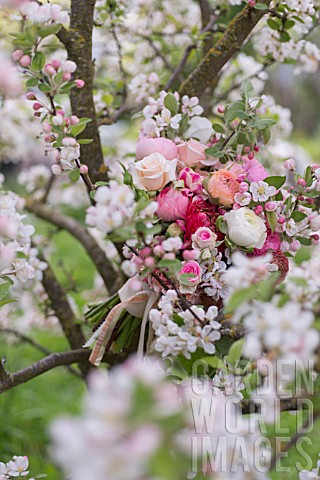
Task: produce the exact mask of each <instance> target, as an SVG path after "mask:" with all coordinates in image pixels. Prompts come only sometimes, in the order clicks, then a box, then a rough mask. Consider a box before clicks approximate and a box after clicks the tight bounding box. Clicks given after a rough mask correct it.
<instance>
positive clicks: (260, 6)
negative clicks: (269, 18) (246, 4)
mask: <svg viewBox="0 0 320 480" xmlns="http://www.w3.org/2000/svg"><path fill="white" fill-rule="evenodd" d="M253 8H255V9H256V10H268V9H269V7H268V5H265V4H264V3H256V4H255V6H254V7H253Z"/></svg>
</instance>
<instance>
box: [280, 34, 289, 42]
mask: <svg viewBox="0 0 320 480" xmlns="http://www.w3.org/2000/svg"><path fill="white" fill-rule="evenodd" d="M290 40H291V37H290V35H289V33H288V32H281V33H280V42H282V43H287V42H290Z"/></svg>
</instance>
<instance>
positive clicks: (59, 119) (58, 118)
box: [52, 115, 64, 126]
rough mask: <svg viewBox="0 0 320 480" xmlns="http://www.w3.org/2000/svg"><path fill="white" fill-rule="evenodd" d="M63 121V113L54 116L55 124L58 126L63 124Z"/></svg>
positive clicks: (53, 121)
mask: <svg viewBox="0 0 320 480" xmlns="http://www.w3.org/2000/svg"><path fill="white" fill-rule="evenodd" d="M63 121H64V119H63V116H62V115H55V116H54V117H52V123H53V125H56V126H59V125H62V124H63Z"/></svg>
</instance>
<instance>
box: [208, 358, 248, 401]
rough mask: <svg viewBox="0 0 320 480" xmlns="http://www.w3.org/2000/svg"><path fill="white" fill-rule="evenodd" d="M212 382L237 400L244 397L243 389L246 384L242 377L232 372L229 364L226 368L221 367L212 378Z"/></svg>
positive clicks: (225, 393)
mask: <svg viewBox="0 0 320 480" xmlns="http://www.w3.org/2000/svg"><path fill="white" fill-rule="evenodd" d="M212 383H213V385H214V387H216V388H219V390H221V391H222V392H223V393H224V395H226V396H227V397H229V398H233V399H235V400H242V399H243V395H242V393H241V390H244V389H245V385H244V383H243V380H242V377H241V376H239V375H235V374H233V373H230V372H229V369H228V367H227V365H226V368H221V369H219V370H218V372H217V373H216V375H215V376H214V377H213V379H212Z"/></svg>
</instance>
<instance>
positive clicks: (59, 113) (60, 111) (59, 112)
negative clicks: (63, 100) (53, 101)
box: [57, 109, 64, 117]
mask: <svg viewBox="0 0 320 480" xmlns="http://www.w3.org/2000/svg"><path fill="white" fill-rule="evenodd" d="M57 114H58V115H62V116H63V117H64V110H61V109H60V110H57Z"/></svg>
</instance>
